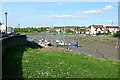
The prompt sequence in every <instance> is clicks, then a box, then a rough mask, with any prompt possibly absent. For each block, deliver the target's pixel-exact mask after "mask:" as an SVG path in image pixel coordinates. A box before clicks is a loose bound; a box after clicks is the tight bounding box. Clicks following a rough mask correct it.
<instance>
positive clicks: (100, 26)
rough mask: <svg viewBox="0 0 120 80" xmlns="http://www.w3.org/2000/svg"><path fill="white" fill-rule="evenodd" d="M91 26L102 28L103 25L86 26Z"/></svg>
mask: <svg viewBox="0 0 120 80" xmlns="http://www.w3.org/2000/svg"><path fill="white" fill-rule="evenodd" d="M91 26H93V27H94V28H104V27H103V25H90V26H89V27H88V28H91Z"/></svg>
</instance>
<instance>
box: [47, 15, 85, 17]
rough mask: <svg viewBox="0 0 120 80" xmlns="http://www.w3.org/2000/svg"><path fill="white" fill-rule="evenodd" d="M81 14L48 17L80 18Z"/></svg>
mask: <svg viewBox="0 0 120 80" xmlns="http://www.w3.org/2000/svg"><path fill="white" fill-rule="evenodd" d="M82 17H83V16H75V15H60V16H49V18H82Z"/></svg>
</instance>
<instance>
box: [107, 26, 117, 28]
mask: <svg viewBox="0 0 120 80" xmlns="http://www.w3.org/2000/svg"><path fill="white" fill-rule="evenodd" d="M106 28H119V26H106Z"/></svg>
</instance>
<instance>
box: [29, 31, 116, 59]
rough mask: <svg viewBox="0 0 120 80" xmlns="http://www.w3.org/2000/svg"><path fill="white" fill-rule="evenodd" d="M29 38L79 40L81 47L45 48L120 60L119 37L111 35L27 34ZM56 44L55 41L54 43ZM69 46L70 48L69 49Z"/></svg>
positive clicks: (73, 41)
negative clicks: (119, 53)
mask: <svg viewBox="0 0 120 80" xmlns="http://www.w3.org/2000/svg"><path fill="white" fill-rule="evenodd" d="M27 37H28V40H35V41H36V42H38V41H39V40H40V39H47V40H49V41H55V40H63V41H64V42H66V43H75V42H79V44H80V45H81V47H78V48H77V47H75V46H65V47H56V46H53V47H51V48H47V49H44V50H59V51H67V52H71V53H74V54H76V53H77V54H84V55H87V56H91V57H97V58H102V59H111V60H118V49H117V47H116V45H117V42H118V39H117V38H113V37H109V36H104V35H102V36H101V35H100V36H90V35H85V34H76V35H73V34H49V33H48V34H38V33H32V34H27ZM53 45H54V43H53ZM67 48H69V49H70V50H67Z"/></svg>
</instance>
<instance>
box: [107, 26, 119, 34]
mask: <svg viewBox="0 0 120 80" xmlns="http://www.w3.org/2000/svg"><path fill="white" fill-rule="evenodd" d="M105 28H106V31H107V32H111V34H113V33H116V32H117V31H119V30H120V27H119V26H105Z"/></svg>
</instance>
